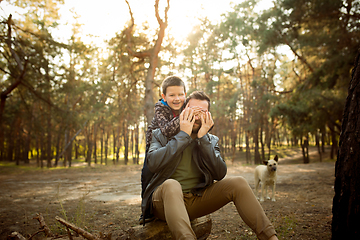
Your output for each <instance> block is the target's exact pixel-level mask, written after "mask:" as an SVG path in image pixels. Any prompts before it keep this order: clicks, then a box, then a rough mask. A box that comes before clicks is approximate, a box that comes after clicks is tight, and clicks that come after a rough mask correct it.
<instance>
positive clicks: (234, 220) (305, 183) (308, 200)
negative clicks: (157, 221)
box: [0, 149, 335, 240]
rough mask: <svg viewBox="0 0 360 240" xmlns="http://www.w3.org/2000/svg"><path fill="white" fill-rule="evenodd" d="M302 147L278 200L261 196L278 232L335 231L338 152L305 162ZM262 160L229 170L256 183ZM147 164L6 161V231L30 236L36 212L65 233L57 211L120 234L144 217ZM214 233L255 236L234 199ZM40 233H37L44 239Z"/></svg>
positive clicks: (315, 235)
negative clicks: (33, 165)
mask: <svg viewBox="0 0 360 240" xmlns="http://www.w3.org/2000/svg"><path fill="white" fill-rule="evenodd" d="M299 153H300V150H295V151H293V153H292V154H291V156H287V157H284V156H283V157H280V159H279V167H278V181H277V187H276V202H272V201H270V200H265V202H263V203H261V205H262V206H263V208H264V210H265V212H266V214H267V216H268V217H269V219H270V220H271V222H272V223H273V225H274V226H275V228H276V231H277V233H278V236H279V239H299V240H306V239H316V240H317V239H331V221H332V200H333V196H334V188H333V185H334V172H335V167H334V166H335V160H330V159H329V156H328V155H329V150H327V152H326V153H325V154H326V155H325V156H323V162H321V163H320V162H319V160H318V154H317V153H316V151H314V149H313V150H312V151H311V155H310V163H309V164H302V163H301V155H299ZM254 169H255V165H247V164H242V163H241V162H239V161H236V160H235V161H234V163H231V162H228V174H227V176H243V177H245V178H246V179H247V180H248V182H249V184H250V186H251V187H252V188H254V179H253V178H254V177H253V173H254ZM140 173H141V166H136V165H131V166H119V165H117V166H93V167H80V168H75V167H72V168H66V169H59V168H58V169H39V168H37V169H32V170H31V169H30V170H29V169H22V168H17V169H16V171H15V170H12V168H8V167H4V166H0V192H1V194H0V239H6V237H7V236H8V235H9V234H10V233H11V232H13V231H17V232H20V233H21V234H23V235H24V236H25V237H29V236H30V235H31V234H33V233H35V232H37V231H38V229H39V223H38V221H37V220H34V219H33V218H34V217H35V216H36V213H42V215H43V216H44V218H45V221H46V223H47V225H48V226H49V227H50V229H51V230H52V231H53V232H54V233H56V234H59V235H66V232H65V230H64V228H63V226H62V225H60V224H59V223H57V221H56V220H55V217H56V216H59V217H61V218H64V219H67V220H68V221H70V222H72V223H74V224H75V225H77V226H79V227H82V228H83V229H85V230H87V231H89V232H91V233H98V232H102V233H112V238H113V239H116V237H117V236H119V235H120V234H121V233H122V232H123V231H124V230H126V229H128V228H129V227H131V226H136V225H137V224H138V218H139V216H140V201H141V199H140V188H141V187H140ZM211 218H212V221H213V225H212V232H211V235H210V236H209V237H208V239H256V236H255V234H254V233H253V232H252V231H251V229H249V228H248V227H247V225H246V224H245V223H244V222H243V221H242V220H241V218H239V217H238V214H237V212H236V210H235V206H234V205H233V204H232V203H230V204H228V205H226V206H225V207H223V208H222V209H220V210H219V211H217V212H215V213H213V214H211ZM43 236H44V235H43V234H42V233H41V234H38V235H36V236H35V237H34V238H33V239H43V238H44V237H43Z"/></svg>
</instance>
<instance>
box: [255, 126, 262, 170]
mask: <svg viewBox="0 0 360 240" xmlns="http://www.w3.org/2000/svg"><path fill="white" fill-rule="evenodd" d="M254 144H255V152H254V163H255V164H261V157H260V152H259V126H258V125H257V126H256V127H255V130H254Z"/></svg>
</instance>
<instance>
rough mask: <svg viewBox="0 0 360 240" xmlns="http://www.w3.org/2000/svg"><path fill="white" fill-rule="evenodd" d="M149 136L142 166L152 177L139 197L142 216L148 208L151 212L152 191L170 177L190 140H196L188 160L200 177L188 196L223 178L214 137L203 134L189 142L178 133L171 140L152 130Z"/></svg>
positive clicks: (223, 163) (221, 162) (220, 159)
mask: <svg viewBox="0 0 360 240" xmlns="http://www.w3.org/2000/svg"><path fill="white" fill-rule="evenodd" d="M152 134H153V136H152V141H151V145H150V148H149V151H148V155H147V159H146V161H147V162H146V163H147V165H148V167H149V169H150V171H151V172H152V173H154V175H153V177H152V178H151V180H150V182H149V184H148V185H147V187H146V190H145V192H144V195H143V198H142V202H141V210H142V213H143V214H144V213H145V211H146V210H147V209H148V208H150V212H151V213H152V194H153V192H154V191H155V190H156V188H157V187H158V186H160V185H161V184H162V183H163V182H164V181H165V180H167V179H169V178H170V177H171V176H172V174H173V173H174V172H175V170H176V168H177V166H178V164H179V162H180V161H181V158H182V153H183V151H184V149H185V148H186V147H187V146H188V145H189V144H190V143H191V142H193V141H196V145H195V147H194V150H193V154H192V158H193V160H194V162H195V164H196V166H197V167H198V168H199V170H200V172H202V174H203V178H202V181H201V183H199V184H198V185H197V186H196V187H195V188H194V189H192V193H193V194H195V195H198V196H201V193H202V191H203V190H204V189H205V188H206V187H208V186H210V185H211V184H212V183H213V182H214V181H219V180H221V179H223V178H224V177H225V175H226V172H227V167H226V164H225V161H224V160H223V158H222V157H221V154H220V147H219V145H218V142H219V138H218V137H216V136H214V135H212V134H209V133H207V134H206V135H204V136H203V137H202V138H196V139H194V140H193V139H192V138H191V137H190V136H189V135H188V134H187V133H185V132H183V131H180V132H179V133H178V134H176V135H175V136H174V137H171V138H170V139H168V138H167V137H165V136H164V135H163V134H162V133H161V131H160V129H155V130H154V131H153V133H152Z"/></svg>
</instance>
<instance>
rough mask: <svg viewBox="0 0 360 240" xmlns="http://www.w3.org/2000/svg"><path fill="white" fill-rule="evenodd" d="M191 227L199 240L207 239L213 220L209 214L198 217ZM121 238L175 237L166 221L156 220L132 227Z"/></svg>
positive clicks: (129, 239)
mask: <svg viewBox="0 0 360 240" xmlns="http://www.w3.org/2000/svg"><path fill="white" fill-rule="evenodd" d="M191 227H192V229H193V230H194V232H195V234H196V238H197V239H199V240H205V239H207V237H208V236H209V235H210V233H211V227H212V220H211V218H210V217H209V216H204V217H201V218H197V219H195V220H194V221H192V222H191ZM117 239H119V240H140V239H141V240H165V239H173V237H172V235H171V232H170V230H169V227H168V226H167V224H166V222H163V221H160V220H155V221H153V222H150V223H148V224H146V225H145V226H141V225H139V226H135V227H131V228H130V229H128V230H127V231H126V233H125V234H123V235H122V236H120V237H118V238H117Z"/></svg>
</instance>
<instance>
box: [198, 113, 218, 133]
mask: <svg viewBox="0 0 360 240" xmlns="http://www.w3.org/2000/svg"><path fill="white" fill-rule="evenodd" d="M200 119H201V128H200V129H199V132H198V134H197V137H198V138H202V137H203V136H204V135H205V134H206V133H207V132H209V130H210V128H211V127H212V126H213V125H214V121H213V119H212V117H211V113H210V112H208V111H206V112H204V113H202V114H201V115H200Z"/></svg>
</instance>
